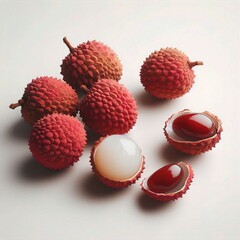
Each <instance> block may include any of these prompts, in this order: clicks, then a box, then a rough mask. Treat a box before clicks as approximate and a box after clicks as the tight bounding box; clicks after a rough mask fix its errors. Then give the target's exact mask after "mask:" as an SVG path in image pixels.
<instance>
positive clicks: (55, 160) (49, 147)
mask: <svg viewBox="0 0 240 240" xmlns="http://www.w3.org/2000/svg"><path fill="white" fill-rule="evenodd" d="M85 145H86V132H85V129H84V126H83V124H82V123H81V122H80V121H78V120H77V119H76V118H74V117H72V116H69V115H63V114H52V115H47V116H45V117H43V118H41V119H40V120H38V121H37V122H36V123H35V124H34V126H33V128H32V131H31V133H30V137H29V148H30V151H31V152H32V154H33V157H34V158H35V160H36V161H37V162H39V163H40V164H41V165H43V166H44V167H46V168H50V169H53V170H60V169H63V168H66V167H68V166H70V165H73V164H74V163H75V162H77V161H78V160H79V157H80V156H81V155H82V152H83V149H84V146H85Z"/></svg>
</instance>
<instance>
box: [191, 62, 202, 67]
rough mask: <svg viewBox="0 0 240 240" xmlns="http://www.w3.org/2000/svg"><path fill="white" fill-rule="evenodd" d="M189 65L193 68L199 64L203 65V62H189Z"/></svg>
mask: <svg viewBox="0 0 240 240" xmlns="http://www.w3.org/2000/svg"><path fill="white" fill-rule="evenodd" d="M188 65H189V67H190V68H193V67H195V66H197V65H203V62H202V61H195V62H188Z"/></svg>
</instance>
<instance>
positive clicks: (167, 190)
mask: <svg viewBox="0 0 240 240" xmlns="http://www.w3.org/2000/svg"><path fill="white" fill-rule="evenodd" d="M193 176H194V173H193V170H192V167H191V166H190V164H187V163H184V162H179V163H174V164H168V165H166V166H164V167H162V168H160V169H158V170H157V171H155V172H154V173H153V174H152V175H151V176H150V177H148V178H147V179H146V178H145V179H144V180H143V182H142V184H141V186H142V190H143V192H144V193H145V194H147V195H148V196H149V197H150V198H153V199H155V200H158V201H165V202H166V201H171V200H176V199H178V198H181V197H182V195H183V194H185V193H186V192H187V190H188V189H189V186H190V184H191V182H192V179H193Z"/></svg>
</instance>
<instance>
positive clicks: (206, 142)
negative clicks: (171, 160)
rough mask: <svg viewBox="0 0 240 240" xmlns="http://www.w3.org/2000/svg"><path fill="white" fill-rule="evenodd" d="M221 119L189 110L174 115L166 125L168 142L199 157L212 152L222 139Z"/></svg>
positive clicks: (210, 114)
mask: <svg viewBox="0 0 240 240" xmlns="http://www.w3.org/2000/svg"><path fill="white" fill-rule="evenodd" d="M222 131H223V128H222V123H221V121H220V119H219V118H218V117H217V116H215V115H214V114H212V113H210V112H208V111H204V112H192V111H190V110H189V109H185V110H183V111H180V112H177V113H175V114H173V115H172V116H171V117H170V118H169V119H168V120H167V121H166V123H165V126H164V134H165V136H166V138H167V141H168V142H169V143H170V144H171V145H172V146H173V147H174V148H176V149H177V150H179V151H181V152H184V153H187V154H190V155H197V154H200V153H204V152H206V151H209V150H211V149H212V148H213V147H215V145H216V144H217V143H218V142H219V141H220V139H221V133H222Z"/></svg>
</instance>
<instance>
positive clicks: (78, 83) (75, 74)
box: [61, 41, 122, 91]
mask: <svg viewBox="0 0 240 240" xmlns="http://www.w3.org/2000/svg"><path fill="white" fill-rule="evenodd" d="M68 44H69V43H68ZM68 47H70V54H69V55H68V56H67V57H66V58H65V59H64V60H63V62H62V65H61V74H62V75H63V80H64V81H66V82H67V83H69V84H70V85H71V86H72V87H73V88H74V89H75V90H77V91H80V90H81V89H82V85H85V86H87V87H88V88H91V86H92V85H93V84H94V83H95V82H97V81H98V80H99V79H102V78H109V79H113V80H115V81H119V80H120V78H121V75H122V64H121V62H120V60H119V58H118V56H117V54H116V53H115V52H114V51H113V50H112V49H111V48H110V47H108V46H107V45H105V44H103V43H101V42H98V41H87V42H85V43H82V44H80V45H78V46H77V47H76V48H73V47H71V46H68Z"/></svg>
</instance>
